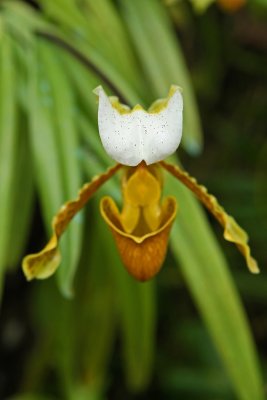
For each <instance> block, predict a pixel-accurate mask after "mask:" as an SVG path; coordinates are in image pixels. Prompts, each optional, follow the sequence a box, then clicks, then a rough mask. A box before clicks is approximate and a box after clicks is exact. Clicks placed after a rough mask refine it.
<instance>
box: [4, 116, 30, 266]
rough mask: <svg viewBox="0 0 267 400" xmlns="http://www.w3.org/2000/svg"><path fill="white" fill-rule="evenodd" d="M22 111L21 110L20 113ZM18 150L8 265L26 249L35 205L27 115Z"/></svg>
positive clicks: (18, 258) (22, 117) (20, 119)
mask: <svg viewBox="0 0 267 400" xmlns="http://www.w3.org/2000/svg"><path fill="white" fill-rule="evenodd" d="M21 113H22V112H21V111H20V114H21ZM18 121H19V127H20V128H19V131H20V132H19V135H18V144H17V147H18V151H17V156H16V175H15V179H14V192H13V193H14V194H13V196H14V206H13V212H12V219H11V221H10V230H11V237H10V239H9V251H8V254H9V257H8V259H7V264H8V266H11V267H15V266H17V265H18V264H19V263H20V261H21V259H22V256H23V253H24V251H25V245H26V243H27V240H28V234H29V228H30V227H31V217H32V213H33V206H34V201H33V200H34V180H33V168H32V160H31V157H30V149H29V139H28V137H27V133H28V132H27V129H28V125H27V124H26V121H25V115H20V117H19V120H18Z"/></svg>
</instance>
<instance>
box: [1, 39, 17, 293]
mask: <svg viewBox="0 0 267 400" xmlns="http://www.w3.org/2000/svg"><path fill="white" fill-rule="evenodd" d="M13 59H14V53H13V51H12V47H11V41H10V38H9V37H8V36H7V35H5V34H4V35H3V36H2V38H1V42H0V185H1V188H2V189H1V190H0V296H1V291H2V280H3V275H4V270H5V267H6V266H7V260H8V249H9V248H10V247H9V244H10V243H9V241H10V239H11V237H12V232H11V220H12V215H13V207H14V205H15V204H14V200H15V194H14V188H15V176H16V154H17V153H16V152H17V139H18V135H17V134H18V131H17V129H16V118H17V111H16V108H17V106H16V73H15V67H14V61H13Z"/></svg>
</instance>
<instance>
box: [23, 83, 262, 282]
mask: <svg viewBox="0 0 267 400" xmlns="http://www.w3.org/2000/svg"><path fill="white" fill-rule="evenodd" d="M94 92H95V93H96V94H97V95H98V97H99V109H98V124H99V133H100V138H101V141H102V144H103V147H104V149H105V150H106V152H107V153H108V154H109V155H110V157H111V158H113V159H114V160H115V161H116V162H117V164H116V165H115V166H113V167H111V168H109V169H108V170H107V171H106V172H104V173H103V174H101V175H99V176H96V177H95V178H93V179H92V181H91V182H89V183H86V184H85V185H84V186H83V187H82V188H81V190H80V191H79V193H78V197H77V198H76V199H75V200H73V201H69V202H67V203H66V204H64V205H63V206H62V207H61V209H60V210H59V212H58V213H57V214H56V216H55V217H54V219H53V223H52V229H53V234H52V237H51V239H50V240H49V242H48V243H47V245H46V246H45V247H44V249H43V250H41V251H40V252H39V253H36V254H31V255H28V256H26V257H25V258H24V260H23V271H24V274H25V276H26V278H27V279H28V280H31V279H33V278H37V279H44V278H47V277H49V276H50V275H52V274H53V273H54V272H55V270H56V269H57V267H58V265H59V264H60V260H61V256H60V251H59V248H58V247H59V240H60V238H61V236H62V234H63V233H64V231H65V230H66V229H67V227H68V225H69V223H70V222H71V220H72V218H73V217H74V216H75V214H77V213H78V212H79V211H80V210H81V208H83V207H84V206H85V205H86V203H87V202H88V200H89V199H90V198H91V197H92V195H93V194H94V193H95V192H96V191H97V190H98V189H99V188H100V186H101V185H103V184H104V183H105V182H106V181H107V180H108V179H110V178H111V177H112V176H113V175H114V174H115V173H117V172H118V171H119V170H122V179H121V190H122V198H123V205H122V208H121V210H119V209H118V207H117V205H116V204H115V202H114V200H113V199H112V198H111V197H104V198H102V200H101V203H100V212H101V215H102V217H103V218H104V220H105V222H106V223H107V225H108V227H109V228H110V230H111V232H112V234H113V237H114V240H115V243H116V245H117V248H118V251H119V253H120V256H121V259H122V262H123V264H124V266H125V267H126V269H127V270H128V272H129V273H130V274H131V275H132V276H134V277H135V278H136V279H137V280H139V281H146V280H148V279H150V278H152V277H153V276H154V275H155V274H157V272H158V271H159V270H160V269H161V267H162V265H163V262H164V258H165V255H166V251H167V246H168V238H169V234H170V230H171V226H172V223H173V221H174V220H175V217H176V213H177V202H176V199H175V198H174V197H171V196H170V197H166V198H165V199H163V200H162V199H161V195H162V187H163V176H162V170H166V171H168V172H169V173H170V174H171V175H173V176H174V177H175V178H177V179H178V180H179V181H180V182H182V183H183V184H184V185H185V186H187V188H189V189H190V190H191V191H192V192H193V193H194V194H195V195H196V197H197V198H198V199H199V200H200V201H201V202H202V203H203V204H204V206H205V207H206V208H207V209H208V210H209V211H210V213H211V214H213V216H214V217H215V218H216V219H217V220H218V221H219V223H220V224H221V225H222V227H223V229H224V232H223V235H224V238H225V239H226V240H228V241H229V242H233V243H235V244H236V246H237V247H238V249H239V250H240V252H241V253H242V254H243V256H244V258H245V260H246V263H247V266H248V268H249V269H250V271H251V272H253V273H258V272H259V269H258V265H257V262H256V260H255V259H254V258H253V257H252V256H251V254H250V248H249V246H248V236H247V234H246V232H245V231H244V230H243V229H242V228H241V227H240V226H239V225H238V224H237V223H236V221H235V220H234V219H233V218H232V217H231V216H229V215H228V214H227V213H226V212H225V210H224V209H223V208H222V207H221V206H220V205H219V203H218V201H217V200H216V198H215V197H214V196H212V195H211V194H209V193H208V191H207V189H206V188H205V187H204V186H202V185H199V184H198V183H197V181H196V179H195V178H193V177H191V176H190V175H189V174H188V173H187V172H185V171H184V170H183V169H181V168H180V167H179V166H177V165H171V164H169V163H167V162H166V161H163V160H164V159H165V158H166V157H168V156H169V155H171V154H172V153H174V152H175V151H176V149H177V148H178V146H179V144H180V141H181V136H182V111H183V98H182V94H181V90H180V88H179V87H178V86H174V85H173V86H171V88H170V91H169V95H168V97H167V98H166V99H160V100H157V101H156V102H154V103H153V104H152V105H151V107H150V108H149V110H148V111H145V110H144V109H143V108H142V107H141V106H140V105H136V106H135V107H134V108H133V109H130V108H129V107H127V106H125V105H123V104H121V103H120V102H119V101H118V99H117V98H116V97H108V96H107V95H106V93H105V92H104V90H103V89H102V87H98V88H97V89H95V91H94Z"/></svg>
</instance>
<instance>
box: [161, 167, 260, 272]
mask: <svg viewBox="0 0 267 400" xmlns="http://www.w3.org/2000/svg"><path fill="white" fill-rule="evenodd" d="M160 165H161V166H162V167H163V168H164V169H166V170H167V171H168V172H170V173H171V174H172V175H173V176H174V177H175V178H177V179H179V181H181V182H182V183H183V184H184V185H185V186H187V187H188V188H189V189H190V190H191V191H192V192H193V193H194V194H195V195H196V196H197V197H198V199H199V200H200V201H201V202H202V203H203V204H204V205H205V207H206V208H207V209H208V210H209V211H210V212H211V214H213V215H214V217H215V218H216V219H217V220H218V221H219V223H220V224H221V225H222V226H223V228H224V233H223V236H224V238H225V239H226V240H227V241H229V242H232V243H235V244H236V246H237V247H238V249H239V251H240V252H241V253H242V254H243V256H244V257H245V260H246V263H247V266H248V268H249V270H250V271H251V272H253V273H259V272H260V271H259V267H258V264H257V261H256V260H255V259H254V258H253V257H252V256H251V254H250V247H249V245H248V235H247V233H246V232H245V231H244V230H243V229H242V228H241V227H240V226H239V225H238V224H237V222H236V221H235V220H234V218H233V217H231V216H230V215H228V214H227V213H226V212H225V210H224V209H223V208H222V207H221V206H220V204H219V203H218V201H217V199H216V198H215V197H214V196H213V195H211V194H209V193H208V191H207V189H206V187H205V186H202V185H199V184H198V183H197V181H196V179H195V178H193V177H191V176H190V175H189V174H188V173H187V172H186V171H183V170H182V169H181V168H179V167H178V166H177V165H171V164H168V163H166V162H165V161H161V162H160Z"/></svg>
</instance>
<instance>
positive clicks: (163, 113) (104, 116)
mask: <svg viewBox="0 0 267 400" xmlns="http://www.w3.org/2000/svg"><path fill="white" fill-rule="evenodd" d="M94 92H95V93H96V94H97V95H98V96H99V108H98V125H99V134H100V138H101V141H102V144H103V146H104V148H105V150H106V152H107V153H108V154H109V155H110V157H111V158H113V159H114V160H116V161H117V162H119V163H121V164H123V165H129V166H136V165H138V164H139V163H140V162H141V161H143V160H144V161H145V162H146V164H148V165H149V164H153V163H155V162H158V161H161V160H163V159H165V158H166V157H168V156H169V155H171V154H172V153H174V152H175V150H176V149H177V147H178V146H179V144H180V141H181V136H182V111H183V99H182V95H181V92H180V89H179V87H178V86H172V87H171V89H170V93H169V96H168V98H167V99H164V100H158V101H157V102H155V103H154V104H153V105H152V106H151V107H150V109H149V111H145V110H143V109H142V107H141V106H136V107H135V108H134V109H133V110H129V109H128V108H127V107H126V106H123V105H121V104H119V103H118V102H116V100H115V101H114V98H112V100H111V99H110V98H109V97H108V96H107V95H106V93H105V92H104V90H103V89H102V87H101V86H99V87H98V88H96V89H95V91H94Z"/></svg>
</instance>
